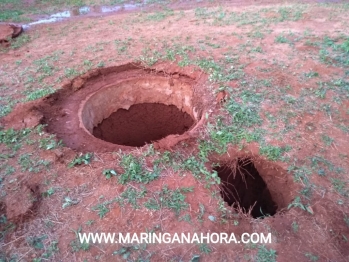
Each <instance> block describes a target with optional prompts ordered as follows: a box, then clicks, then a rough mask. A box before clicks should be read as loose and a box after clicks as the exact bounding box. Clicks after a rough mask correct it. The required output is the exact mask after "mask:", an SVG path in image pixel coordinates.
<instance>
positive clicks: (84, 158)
mask: <svg viewBox="0 0 349 262" xmlns="http://www.w3.org/2000/svg"><path fill="white" fill-rule="evenodd" d="M92 158H93V154H92V153H86V154H82V153H80V154H79V156H76V157H75V158H74V159H73V160H72V161H71V162H70V163H69V165H68V167H69V168H71V167H74V166H79V165H82V164H84V165H88V164H89V163H90V162H91V161H92Z"/></svg>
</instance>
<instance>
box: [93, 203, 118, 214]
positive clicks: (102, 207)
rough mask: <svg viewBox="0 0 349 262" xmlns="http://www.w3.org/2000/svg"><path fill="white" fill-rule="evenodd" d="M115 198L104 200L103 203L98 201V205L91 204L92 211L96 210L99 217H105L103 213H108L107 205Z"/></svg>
mask: <svg viewBox="0 0 349 262" xmlns="http://www.w3.org/2000/svg"><path fill="white" fill-rule="evenodd" d="M114 201H115V200H108V201H104V202H103V203H100V204H98V205H95V206H93V207H92V208H91V209H92V210H93V211H96V212H97V213H98V215H99V218H103V217H105V215H106V214H107V213H109V208H108V207H109V205H111V204H112V203H114Z"/></svg>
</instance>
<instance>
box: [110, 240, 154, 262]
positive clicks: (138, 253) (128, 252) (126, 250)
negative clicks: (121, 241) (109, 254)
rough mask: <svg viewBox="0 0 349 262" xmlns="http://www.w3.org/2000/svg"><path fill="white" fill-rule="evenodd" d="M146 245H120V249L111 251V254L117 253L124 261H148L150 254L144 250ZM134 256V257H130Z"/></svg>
mask: <svg viewBox="0 0 349 262" xmlns="http://www.w3.org/2000/svg"><path fill="white" fill-rule="evenodd" d="M146 248H147V245H146V244H143V245H134V246H130V247H121V248H120V249H118V250H116V251H114V252H113V255H119V256H120V257H121V258H122V259H124V260H126V261H142V262H150V258H151V256H152V254H151V253H149V252H147V253H145V252H144V251H145V250H146ZM131 257H134V258H135V259H132V258H131Z"/></svg>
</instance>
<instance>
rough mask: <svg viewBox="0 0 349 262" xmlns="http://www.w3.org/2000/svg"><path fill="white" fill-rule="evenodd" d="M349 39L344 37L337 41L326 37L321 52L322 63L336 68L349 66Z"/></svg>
mask: <svg viewBox="0 0 349 262" xmlns="http://www.w3.org/2000/svg"><path fill="white" fill-rule="evenodd" d="M348 54H349V37H348V36H342V37H338V38H337V39H331V38H329V37H327V36H325V37H324V39H323V42H322V49H321V50H320V51H319V56H320V61H322V62H324V63H326V64H334V65H336V66H348V65H349V56H348Z"/></svg>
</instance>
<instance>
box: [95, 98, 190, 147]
mask: <svg viewBox="0 0 349 262" xmlns="http://www.w3.org/2000/svg"><path fill="white" fill-rule="evenodd" d="M193 124H194V119H193V118H192V117H191V116H190V115H189V114H187V113H186V112H183V111H181V110H180V109H179V108H177V107H176V106H174V105H165V104H160V103H142V104H135V105H132V106H131V107H130V108H129V109H128V110H125V109H119V110H117V111H116V112H114V113H112V114H111V115H110V116H109V117H108V118H106V119H104V120H103V121H102V123H100V124H99V125H98V126H97V127H95V128H94V130H93V135H94V136H95V137H97V138H99V139H102V140H104V141H107V142H110V143H114V144H118V145H125V146H135V147H141V146H144V145H145V144H148V143H152V142H153V141H157V140H160V139H162V138H165V137H166V136H168V135H172V134H177V135H181V134H183V133H184V132H186V131H187V130H188V129H189V128H190V127H191V126H192V125H193Z"/></svg>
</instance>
